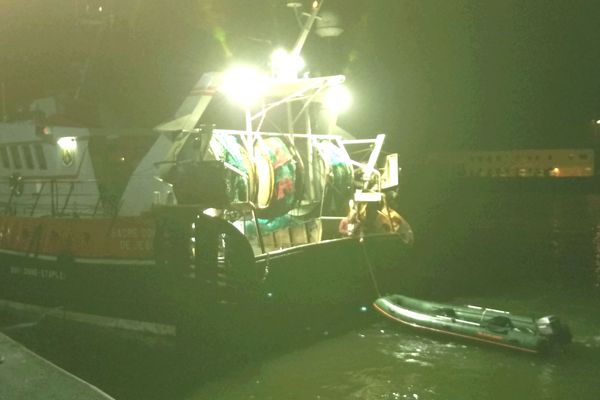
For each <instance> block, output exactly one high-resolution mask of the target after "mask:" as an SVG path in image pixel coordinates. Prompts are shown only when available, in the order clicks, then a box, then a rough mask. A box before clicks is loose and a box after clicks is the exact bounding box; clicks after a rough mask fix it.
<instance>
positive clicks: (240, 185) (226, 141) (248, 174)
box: [209, 134, 256, 203]
mask: <svg viewBox="0 0 600 400" xmlns="http://www.w3.org/2000/svg"><path fill="white" fill-rule="evenodd" d="M209 146H210V152H211V154H212V156H213V157H214V158H215V159H217V160H219V161H222V162H224V163H225V167H226V169H225V185H226V191H227V198H228V199H229V202H230V203H243V202H247V201H254V199H255V197H256V171H255V167H254V164H253V163H252V160H250V157H249V156H248V152H247V151H246V148H245V147H244V146H242V144H241V143H240V142H239V141H238V138H237V137H235V136H234V135H226V134H213V136H212V138H211V140H210V144H209Z"/></svg>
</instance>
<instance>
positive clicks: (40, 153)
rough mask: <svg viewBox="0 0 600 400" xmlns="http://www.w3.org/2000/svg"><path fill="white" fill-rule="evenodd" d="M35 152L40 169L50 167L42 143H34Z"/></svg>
mask: <svg viewBox="0 0 600 400" xmlns="http://www.w3.org/2000/svg"><path fill="white" fill-rule="evenodd" d="M33 152H34V154H35V161H36V162H37V165H38V167H39V168H40V169H48V164H47V163H46V157H45V156H44V149H43V148H42V145H41V144H39V143H36V144H34V145H33Z"/></svg>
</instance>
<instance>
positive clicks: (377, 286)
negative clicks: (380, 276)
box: [358, 234, 381, 298]
mask: <svg viewBox="0 0 600 400" xmlns="http://www.w3.org/2000/svg"><path fill="white" fill-rule="evenodd" d="M358 243H359V244H360V248H361V249H362V252H363V255H364V257H365V261H366V262H367V268H368V270H369V276H370V277H371V283H373V288H374V289H375V293H376V294H377V297H378V298H379V297H381V292H380V291H379V285H378V284H377V278H376V277H375V271H374V270H373V264H371V260H370V259H369V255H368V254H367V249H366V247H365V239H364V236H363V235H362V234H361V236H360V239H358Z"/></svg>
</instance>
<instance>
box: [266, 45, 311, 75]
mask: <svg viewBox="0 0 600 400" xmlns="http://www.w3.org/2000/svg"><path fill="white" fill-rule="evenodd" d="M305 66H306V63H305V62H304V59H303V58H302V57H300V56H299V55H292V54H289V53H288V52H287V51H286V50H284V49H277V50H275V51H274V52H273V54H271V68H272V71H273V76H275V77H276V78H279V79H296V78H297V77H298V73H299V72H300V71H302V70H303V69H304V67H305Z"/></svg>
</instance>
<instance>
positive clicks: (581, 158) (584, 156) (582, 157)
mask: <svg viewBox="0 0 600 400" xmlns="http://www.w3.org/2000/svg"><path fill="white" fill-rule="evenodd" d="M587 158H588V156H587V154H585V153H582V154H580V155H579V159H580V160H587Z"/></svg>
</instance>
